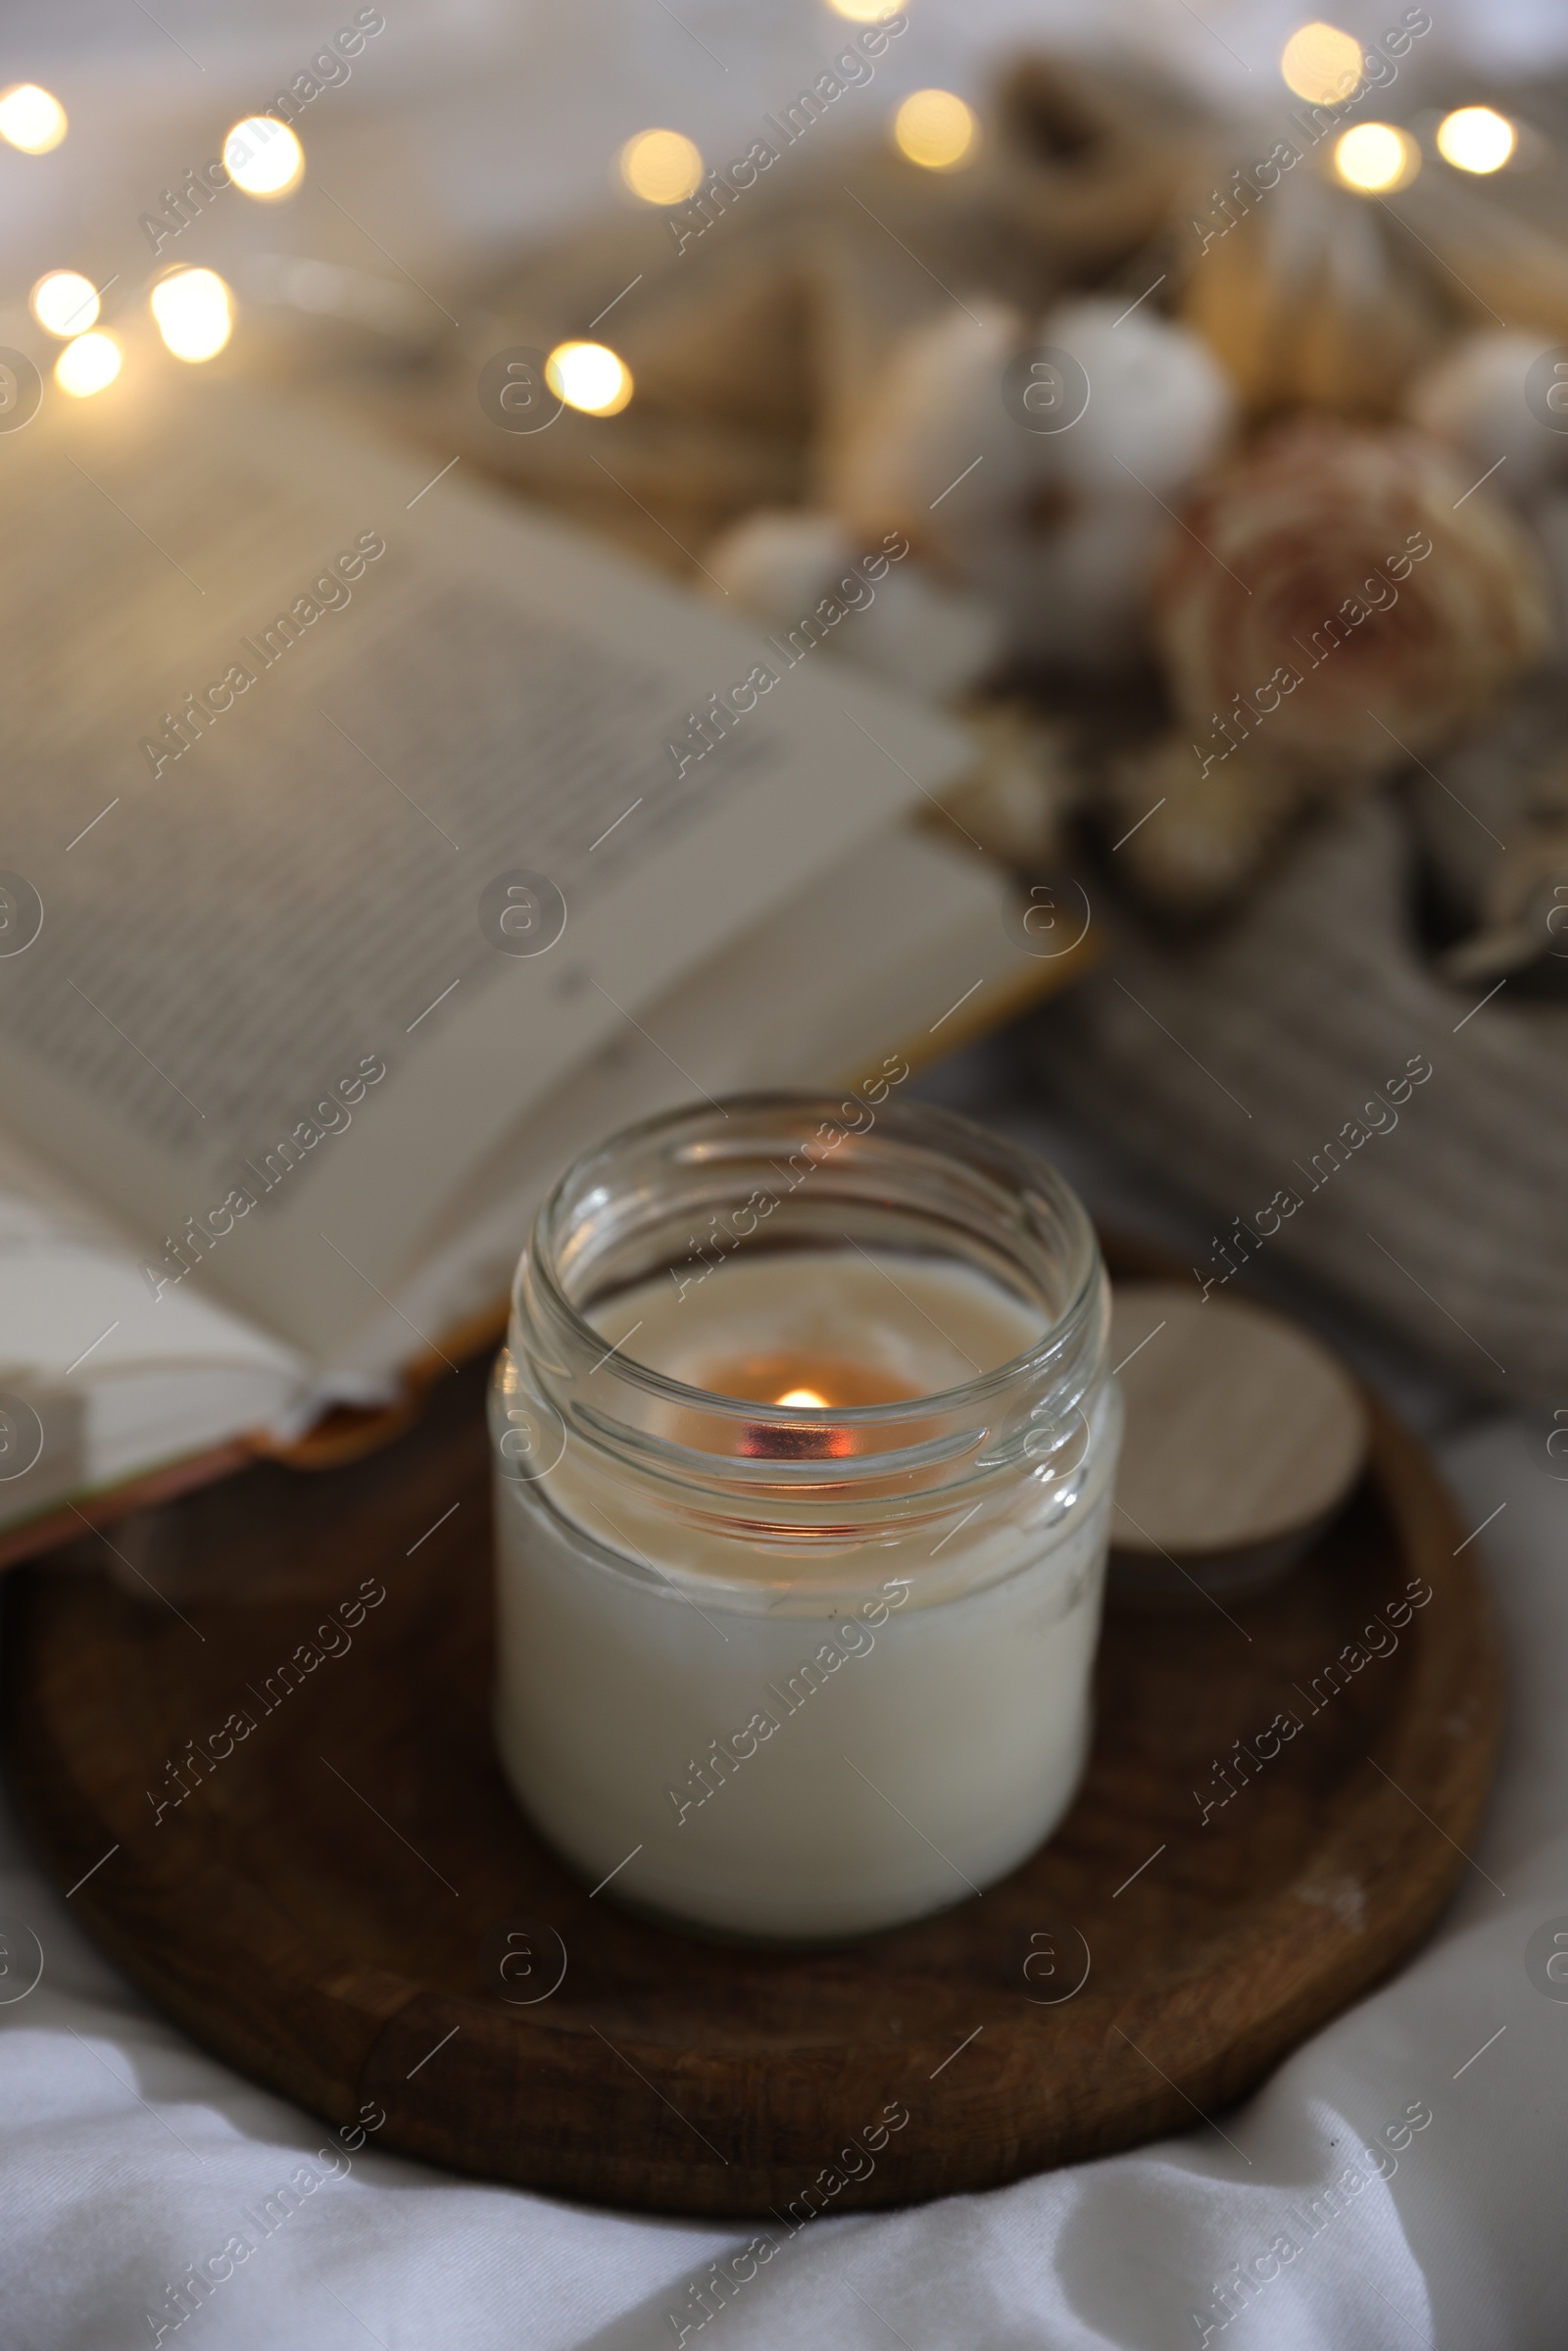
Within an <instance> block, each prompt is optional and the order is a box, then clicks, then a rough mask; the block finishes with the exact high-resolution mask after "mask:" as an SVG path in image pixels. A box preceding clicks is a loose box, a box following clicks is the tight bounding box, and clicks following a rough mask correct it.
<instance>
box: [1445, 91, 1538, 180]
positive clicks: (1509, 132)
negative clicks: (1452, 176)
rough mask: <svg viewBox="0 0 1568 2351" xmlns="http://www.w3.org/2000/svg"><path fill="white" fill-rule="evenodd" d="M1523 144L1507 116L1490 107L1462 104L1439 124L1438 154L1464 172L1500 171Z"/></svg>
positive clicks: (1447, 162)
mask: <svg viewBox="0 0 1568 2351" xmlns="http://www.w3.org/2000/svg"><path fill="white" fill-rule="evenodd" d="M1518 144H1519V133H1518V132H1517V131H1516V130H1515V129H1514V126H1513V124H1512V123H1511V122H1509V120H1508V118H1507V116H1506V115H1499V114H1497V113H1495V111H1494V109H1493V108H1492V107H1490V106H1461V107H1457V108H1455V110H1454V112H1453V113H1452V114H1451V115H1445V116H1444V118H1443V121H1442V122H1440V123H1439V124H1438V153H1439V154H1440V155H1441V156H1442V158H1443V160H1444V162H1445V163H1446V164H1453V165H1455V166H1456V167H1457V169H1458V170H1459V171H1501V170H1502V167H1503V165H1504V164H1505V163H1506V162H1507V161H1508V158H1509V156H1510V155H1512V153H1513V151H1514V149H1515V147H1517V146H1518Z"/></svg>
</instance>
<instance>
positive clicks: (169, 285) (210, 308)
mask: <svg viewBox="0 0 1568 2351" xmlns="http://www.w3.org/2000/svg"><path fill="white" fill-rule="evenodd" d="M151 303H152V314H153V317H154V318H155V319H156V320H157V322H158V331H159V333H160V334H161V335H162V336H163V338H164V341H165V343H166V344H167V345H168V347H169V349H170V350H171V351H172V353H173V355H174V357H175V359H177V360H189V361H191V362H192V363H195V362H198V361H201V360H210V359H216V358H217V356H218V354H219V352H221V350H222V348H223V345H224V344H225V343H226V342H227V341H228V338H229V336H230V335H231V334H232V332H233V329H234V314H233V306H232V303H231V301H230V298H229V291H228V288H227V286H226V285H225V284H224V283H223V280H222V279H221V277H220V276H219V274H218V272H217V270H216V269H172V270H171V271H170V274H169V275H168V276H167V277H161V278H160V279H159V281H158V283H157V284H156V285H155V286H154V288H153V290H152V295H151Z"/></svg>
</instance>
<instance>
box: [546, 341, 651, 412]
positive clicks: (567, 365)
mask: <svg viewBox="0 0 1568 2351" xmlns="http://www.w3.org/2000/svg"><path fill="white" fill-rule="evenodd" d="M545 381H546V383H547V384H548V385H549V386H550V389H551V390H552V392H554V394H555V395H556V398H557V399H558V400H564V402H565V404H566V406H567V407H568V408H574V409H580V410H581V411H582V413H583V415H584V416H619V414H620V412H621V410H622V409H623V408H624V407H625V405H626V403H627V401H628V400H629V399H630V398H631V395H632V380H631V369H630V368H629V367H627V366H626V365H625V363H624V361H622V360H618V359H617V358H616V357H615V354H614V353H613V351H612V350H611V349H610V348H609V346H608V344H605V343H558V344H557V345H556V348H555V349H554V351H552V353H551V354H550V357H549V358H548V359H547V360H546V362H545Z"/></svg>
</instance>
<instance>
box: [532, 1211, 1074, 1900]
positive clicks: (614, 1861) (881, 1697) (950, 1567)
mask: <svg viewBox="0 0 1568 2351" xmlns="http://www.w3.org/2000/svg"><path fill="white" fill-rule="evenodd" d="M596 1320H597V1321H598V1322H599V1324H600V1327H601V1328H603V1329H604V1331H605V1334H606V1344H607V1346H608V1345H609V1344H610V1342H611V1341H612V1340H620V1341H621V1351H622V1352H623V1353H625V1354H627V1355H635V1357H636V1358H637V1359H638V1360H640V1361H644V1362H651V1363H653V1364H654V1365H655V1366H656V1367H657V1368H659V1369H662V1370H665V1371H668V1372H669V1373H670V1374H671V1375H672V1376H673V1377H676V1378H680V1379H683V1380H686V1381H687V1382H689V1383H691V1384H702V1383H703V1382H704V1381H706V1380H708V1379H709V1378H710V1377H711V1366H712V1365H714V1364H717V1363H724V1362H726V1361H727V1362H731V1363H733V1362H736V1361H737V1360H740V1359H743V1358H768V1357H772V1356H777V1357H799V1358H801V1359H809V1360H812V1361H814V1362H816V1363H817V1364H819V1365H820V1366H821V1367H822V1371H821V1378H820V1382H819V1392H828V1400H829V1401H830V1402H842V1401H844V1400H845V1398H844V1397H843V1396H834V1395H832V1394H831V1392H830V1391H831V1373H832V1368H833V1366H834V1365H835V1364H848V1365H851V1366H855V1367H858V1369H859V1371H860V1372H861V1373H863V1374H867V1375H870V1376H871V1378H872V1379H873V1381H874V1380H875V1378H877V1377H885V1379H886V1380H887V1382H889V1383H890V1386H889V1390H888V1393H890V1394H891V1395H894V1396H898V1395H911V1394H912V1395H920V1394H925V1395H930V1394H934V1393H937V1392H939V1391H941V1390H943V1389H946V1388H952V1387H956V1386H958V1385H960V1384H961V1383H963V1382H965V1381H967V1380H969V1379H972V1378H973V1377H974V1376H975V1372H976V1370H977V1369H981V1370H991V1369H995V1368H997V1367H998V1366H999V1365H1001V1364H1003V1363H1005V1362H1007V1361H1009V1360H1011V1358H1012V1357H1013V1356H1014V1355H1016V1354H1018V1353H1019V1352H1021V1351H1022V1350H1023V1349H1024V1348H1026V1347H1028V1346H1029V1345H1030V1344H1031V1343H1032V1342H1033V1341H1034V1340H1035V1339H1036V1338H1037V1337H1038V1336H1039V1335H1040V1331H1041V1328H1042V1318H1041V1317H1040V1316H1039V1314H1038V1313H1036V1312H1035V1311H1034V1310H1032V1309H1030V1308H1029V1307H1027V1306H1026V1305H1024V1304H1023V1303H1022V1302H1021V1301H1020V1300H1018V1299H1017V1298H1012V1297H1010V1296H1009V1295H1008V1294H1006V1293H1005V1292H1004V1291H1003V1290H1002V1289H1001V1287H1000V1286H999V1285H997V1284H994V1283H992V1282H990V1281H988V1280H987V1279H985V1278H984V1277H983V1276H981V1275H980V1274H978V1273H975V1272H973V1271H971V1270H969V1269H967V1268H965V1267H962V1266H960V1265H957V1264H954V1263H949V1262H942V1261H937V1260H930V1259H921V1258H918V1257H912V1256H910V1257H905V1256H899V1255H894V1254H883V1255H882V1256H880V1257H877V1258H872V1257H869V1256H866V1257H862V1256H859V1255H858V1254H856V1253H854V1252H849V1251H844V1252H840V1251H825V1250H824V1251H821V1252H815V1251H813V1252H790V1253H784V1252H779V1253H777V1254H772V1255H764V1254H757V1255H755V1256H752V1257H750V1258H748V1257H746V1256H745V1255H744V1254H742V1255H741V1256H740V1257H739V1258H737V1259H735V1260H733V1261H731V1262H730V1263H728V1264H726V1265H723V1266H720V1267H717V1268H715V1269H714V1271H713V1272H712V1273H711V1275H710V1276H709V1278H708V1279H707V1280H706V1281H705V1282H704V1283H703V1284H702V1286H701V1287H700V1288H688V1289H687V1291H686V1292H685V1293H684V1294H683V1295H680V1296H677V1293H676V1290H675V1286H674V1285H673V1284H672V1283H671V1282H670V1280H669V1278H668V1277H667V1276H665V1277H664V1278H663V1280H662V1282H661V1283H653V1284H648V1285H646V1286H644V1287H643V1288H642V1289H640V1290H638V1291H636V1292H631V1293H627V1294H625V1295H624V1296H622V1297H621V1298H617V1299H616V1300H615V1301H614V1302H613V1305H611V1306H610V1307H608V1308H606V1309H605V1310H603V1312H602V1313H599V1314H597V1315H596ZM638 1323H641V1325H642V1327H641V1329H640V1330H637V1331H636V1333H635V1336H632V1337H629V1338H628V1337H625V1336H624V1335H625V1334H627V1333H630V1332H631V1331H632V1327H633V1326H634V1325H637V1324H638ZM795 1384H802V1383H795ZM743 1393H751V1392H750V1391H744V1392H743ZM856 1400H859V1401H864V1400H869V1399H868V1398H867V1397H864V1396H859V1397H858V1398H857V1399H856ZM762 1417H765V1415H763V1416H762ZM1119 1427H1120V1407H1119V1402H1118V1400H1117V1398H1116V1396H1115V1393H1114V1390H1113V1389H1112V1390H1108V1391H1107V1392H1106V1393H1105V1395H1104V1396H1103V1399H1102V1402H1101V1404H1100V1405H1099V1406H1098V1407H1097V1412H1096V1417H1095V1423H1094V1425H1093V1426H1091V1427H1086V1429H1085V1432H1084V1442H1085V1443H1087V1444H1088V1445H1089V1446H1090V1455H1089V1469H1088V1473H1087V1475H1086V1476H1085V1477H1084V1478H1083V1479H1082V1480H1081V1481H1079V1482H1078V1485H1077V1487H1076V1490H1075V1491H1076V1498H1075V1499H1074V1500H1073V1501H1072V1503H1071V1504H1070V1506H1069V1507H1067V1508H1066V1509H1065V1510H1063V1509H1062V1507H1061V1505H1060V1503H1059V1500H1058V1499H1057V1497H1058V1496H1059V1494H1060V1491H1061V1482H1060V1481H1059V1480H1057V1481H1055V1482H1054V1483H1052V1482H1046V1483H1042V1482H1041V1481H1040V1480H1039V1479H1036V1478H1031V1477H1030V1476H1028V1475H1027V1474H1025V1475H1022V1476H1020V1477H1018V1478H1016V1479H1014V1480H1012V1481H1011V1482H1010V1483H1009V1484H1008V1486H1007V1487H1006V1490H1005V1492H1002V1493H999V1494H993V1495H992V1496H991V1497H990V1498H989V1499H987V1500H986V1501H985V1502H984V1503H983V1504H982V1506H981V1508H980V1509H979V1510H978V1511H977V1512H976V1513H975V1515H974V1516H973V1517H972V1518H970V1519H968V1520H967V1521H966V1522H964V1523H960V1521H962V1520H963V1513H964V1510H965V1509H966V1508H968V1507H969V1505H968V1504H967V1503H966V1502H963V1503H958V1504H956V1505H955V1507H954V1508H953V1510H952V1511H951V1512H950V1514H949V1515H948V1517H947V1518H946V1519H945V1520H943V1521H941V1522H940V1523H938V1524H936V1525H932V1524H929V1523H928V1524H926V1525H924V1526H922V1527H921V1528H920V1529H919V1531H918V1533H916V1534H912V1535H906V1536H903V1537H901V1538H900V1539H898V1540H894V1541H881V1540H879V1541H877V1542H875V1543H860V1544H858V1545H851V1544H844V1545H837V1544H835V1545H832V1546H830V1547H818V1546H814V1545H813V1546H810V1547H808V1546H805V1545H801V1546H797V1547H792V1548H787V1549H785V1548H779V1547H775V1546H772V1545H769V1546H767V1547H762V1546H759V1545H755V1544H752V1543H745V1542H742V1541H739V1540H736V1539H735V1538H733V1537H731V1536H728V1535H726V1534H724V1533H722V1532H718V1531H715V1530H713V1529H712V1528H705V1529H701V1530H699V1529H694V1528H691V1527H689V1526H686V1525H684V1524H683V1523H682V1522H681V1520H680V1519H679V1517H678V1516H677V1515H674V1514H672V1513H670V1512H669V1511H667V1510H666V1509H665V1508H663V1507H662V1506H661V1504H660V1502H659V1500H658V1499H657V1497H653V1496H651V1495H650V1494H648V1492H647V1491H646V1490H641V1491H634V1490H633V1489H632V1488H631V1487H630V1486H629V1485H627V1484H625V1483H617V1482H616V1481H615V1480H614V1479H613V1477H612V1476H611V1475H610V1474H609V1473H608V1469H607V1464H606V1463H605V1462H604V1461H603V1460H602V1459H601V1458H600V1457H599V1456H598V1455H597V1454H594V1453H591V1452H590V1451H589V1449H588V1448H587V1447H586V1446H584V1445H581V1444H573V1445H568V1447H567V1449H566V1452H565V1454H564V1457H563V1459H562V1461H561V1463H560V1465H559V1466H558V1467H557V1468H556V1469H555V1470H554V1471H552V1472H551V1474H550V1475H549V1476H548V1477H546V1478H544V1479H542V1480H540V1481H538V1482H537V1483H536V1484H533V1485H527V1486H518V1485H515V1484H514V1483H513V1482H512V1481H510V1480H509V1479H507V1478H505V1477H501V1478H499V1479H498V1481H497V1504H498V1524H499V1546H498V1560H499V1570H498V1573H499V1610H500V1644H501V1652H500V1696H499V1700H498V1709H497V1731H498V1738H499V1742H500V1747H501V1754H502V1759H503V1762H504V1764H505V1767H506V1769H507V1772H508V1776H509V1778H510V1780H511V1782H512V1785H513V1787H514V1788H515V1792H516V1793H517V1795H518V1797H519V1798H520V1800H521V1801H522V1803H523V1805H524V1806H525V1808H526V1809H527V1810H528V1811H529V1813H530V1814H531V1815H532V1816H533V1818H534V1819H535V1821H536V1822H537V1823H538V1825H539V1827H540V1828H541V1829H542V1830H543V1831H544V1833H545V1835H546V1836H547V1837H549V1838H550V1839H551V1840H552V1842H554V1843H555V1844H556V1845H557V1846H558V1847H559V1848H560V1849H561V1850H562V1852H563V1853H564V1854H565V1855H566V1856H567V1858H568V1859H570V1860H571V1861H572V1862H573V1863H574V1864H575V1865H576V1866H577V1868H578V1869H579V1870H581V1871H582V1872H583V1874H584V1875H585V1876H586V1877H587V1878H588V1879H589V1880H590V1882H591V1883H595V1884H597V1882H598V1881H599V1880H600V1879H602V1878H605V1877H606V1876H607V1875H608V1874H609V1873H610V1872H611V1871H614V1872H615V1873H616V1874H615V1878H614V1887H615V1891H616V1893H617V1894H619V1895H620V1896H622V1897H623V1898H625V1899H628V1900H631V1901H635V1902H638V1903H640V1904H642V1905H643V1906H645V1907H647V1908H649V1909H652V1910H655V1911H660V1912H663V1913H666V1914H669V1915H672V1916H675V1917H678V1918H682V1919H687V1920H691V1921H695V1922H697V1923H699V1924H703V1925H706V1926H709V1927H711V1928H713V1929H717V1930H720V1931H727V1932H730V1933H734V1934H739V1935H754V1936H763V1937H778V1938H784V1939H790V1938H800V1939H810V1938H822V1937H828V1936H833V1935H854V1934H858V1933H864V1932H868V1931H870V1930H872V1929H875V1928H878V1927H883V1926H888V1925H891V1924H894V1923H897V1922H899V1921H903V1920H907V1919H909V1918H914V1917H918V1916H920V1915H923V1914H924V1913H926V1912H928V1911H932V1910H939V1909H942V1908H945V1907H946V1906H948V1905H949V1904H950V1903H953V1902H955V1901H960V1900H963V1899H965V1898H967V1896H968V1895H969V1893H970V1892H971V1891H972V1890H978V1889H979V1888H981V1887H983V1886H985V1885H987V1884H988V1883H990V1882H991V1881H993V1880H995V1879H996V1878H998V1877H1001V1876H1003V1875H1004V1874H1005V1872H1006V1871H1008V1870H1009V1869H1011V1868H1013V1867H1014V1866H1015V1865H1016V1863H1018V1862H1019V1861H1021V1860H1022V1859H1023V1858H1024V1857H1025V1855H1026V1854H1028V1853H1029V1852H1030V1851H1032V1850H1033V1848H1034V1847H1035V1845H1037V1844H1038V1843H1039V1842H1040V1841H1041V1839H1042V1838H1043V1837H1046V1836H1048V1835H1049V1834H1050V1833H1051V1831H1052V1829H1053V1828H1054V1826H1055V1825H1056V1822H1057V1821H1058V1820H1059V1818H1060V1817H1061V1815H1062V1813H1063V1812H1064V1811H1065V1809H1066V1807H1067V1805H1068V1803H1069V1802H1070V1800H1071V1797H1072V1794H1073V1791H1074V1788H1075V1787H1076V1784H1077V1781H1078V1777H1079V1774H1080V1771H1081V1768H1082V1764H1083V1758H1084V1753H1085V1749H1086V1745H1087V1740H1088V1734H1089V1705H1088V1698H1089V1675H1090V1668H1091V1664H1092V1661H1093V1655H1094V1648H1095V1642H1096V1638H1097V1635H1098V1630H1099V1623H1100V1602H1101V1586H1102V1579H1103V1564H1104V1555H1105V1545H1106V1537H1107V1518H1108V1510H1109V1481H1110V1472H1111V1469H1112V1467H1113V1465H1114V1455H1115V1447H1116V1442H1117V1438H1118V1436H1119ZM1071 1449H1072V1452H1073V1456H1074V1458H1075V1459H1077V1458H1080V1457H1081V1446H1079V1445H1074V1446H1073V1447H1072V1448H1071ZM577 1529H586V1530H587V1531H588V1532H589V1533H590V1534H591V1535H593V1536H595V1537H596V1538H597V1540H598V1541H599V1542H600V1543H604V1544H605V1545H606V1546H608V1547H609V1548H610V1549H611V1550H613V1551H615V1552H617V1553H619V1554H620V1555H621V1556H622V1558H624V1557H626V1556H627V1555H630V1557H631V1558H632V1560H633V1562H634V1564H633V1566H632V1567H631V1569H630V1571H629V1572H628V1571H627V1570H626V1569H625V1568H623V1567H615V1566H613V1565H611V1564H609V1563H608V1562H604V1561H601V1560H598V1559H596V1558H595V1556H594V1555H593V1552H592V1551H591V1549H588V1548H585V1547H584V1546H583V1545H582V1544H581V1539H580V1536H579V1535H578V1534H577V1532H576V1530H577ZM639 1554H640V1557H641V1560H642V1561H643V1562H645V1563H646V1564H644V1565H642V1566H638V1565H637V1564H635V1562H636V1560H637V1558H638V1555H639ZM715 1742H716V1747H715Z"/></svg>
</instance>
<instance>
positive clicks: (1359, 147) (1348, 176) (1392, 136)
mask: <svg viewBox="0 0 1568 2351" xmlns="http://www.w3.org/2000/svg"><path fill="white" fill-rule="evenodd" d="M1334 169H1335V171H1337V172H1338V173H1339V176H1340V178H1341V180H1342V181H1343V182H1344V184H1345V185H1346V186H1347V187H1348V188H1354V189H1355V190H1356V191H1357V193H1358V194H1360V195H1363V196H1386V195H1389V194H1390V193H1392V191H1393V190H1394V189H1396V188H1404V187H1408V186H1409V184H1410V182H1411V180H1412V179H1414V177H1415V175H1416V173H1417V172H1418V171H1420V169H1421V150H1420V148H1419V147H1418V146H1417V145H1416V143H1415V141H1414V139H1412V138H1411V137H1410V135H1409V133H1408V132H1407V131H1403V130H1397V129H1396V128H1395V126H1394V124H1393V123H1392V122H1358V123H1357V124H1356V125H1355V128H1354V129H1353V130H1347V131H1344V132H1342V134H1341V136H1340V138H1339V139H1338V141H1337V142H1336V144H1335V148H1334Z"/></svg>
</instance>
